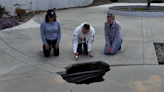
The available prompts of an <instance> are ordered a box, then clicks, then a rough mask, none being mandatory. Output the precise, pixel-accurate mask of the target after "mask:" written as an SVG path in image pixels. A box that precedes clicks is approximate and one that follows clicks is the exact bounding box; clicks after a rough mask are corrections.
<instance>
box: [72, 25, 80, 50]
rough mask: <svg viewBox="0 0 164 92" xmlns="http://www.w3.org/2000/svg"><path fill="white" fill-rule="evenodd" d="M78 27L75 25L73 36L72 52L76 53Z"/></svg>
mask: <svg viewBox="0 0 164 92" xmlns="http://www.w3.org/2000/svg"><path fill="white" fill-rule="evenodd" d="M79 30H80V29H79V27H77V28H76V29H75V31H74V38H73V52H74V53H77V45H78V44H79V33H78V31H79Z"/></svg>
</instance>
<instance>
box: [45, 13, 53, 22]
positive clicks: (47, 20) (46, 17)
mask: <svg viewBox="0 0 164 92" xmlns="http://www.w3.org/2000/svg"><path fill="white" fill-rule="evenodd" d="M55 16H56V14H55ZM45 20H46V22H49V19H48V15H47V14H46V16H45ZM54 21H56V17H55V19H54Z"/></svg>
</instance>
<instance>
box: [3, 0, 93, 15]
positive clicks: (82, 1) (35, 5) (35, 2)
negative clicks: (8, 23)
mask: <svg viewBox="0 0 164 92" xmlns="http://www.w3.org/2000/svg"><path fill="white" fill-rule="evenodd" d="M93 1H94V0H0V5H1V4H2V6H6V10H7V11H9V12H10V14H11V15H15V13H14V12H15V8H16V6H14V5H15V4H24V5H21V8H23V9H30V10H31V11H37V10H48V9H53V8H56V9H62V8H70V7H78V6H87V5H90V4H91V3H92V2H93Z"/></svg>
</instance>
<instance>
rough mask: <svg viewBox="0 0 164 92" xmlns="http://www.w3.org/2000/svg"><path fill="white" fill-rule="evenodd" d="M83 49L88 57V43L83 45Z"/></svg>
mask: <svg viewBox="0 0 164 92" xmlns="http://www.w3.org/2000/svg"><path fill="white" fill-rule="evenodd" d="M83 48H84V52H85V54H86V55H88V48H87V44H86V43H84V44H83Z"/></svg>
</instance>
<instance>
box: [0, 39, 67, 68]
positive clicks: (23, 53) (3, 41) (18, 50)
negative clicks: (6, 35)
mask: <svg viewBox="0 0 164 92" xmlns="http://www.w3.org/2000/svg"><path fill="white" fill-rule="evenodd" d="M0 39H1V40H2V41H3V42H4V43H5V44H6V45H7V46H9V47H10V48H12V49H13V50H15V51H17V52H19V53H21V54H23V55H25V56H27V57H29V58H32V57H30V56H29V55H27V54H25V53H23V52H21V51H19V50H17V49H15V48H13V47H12V46H10V45H9V44H7V43H6V42H5V41H4V40H3V39H2V38H1V37H0ZM0 50H1V49H0ZM1 51H2V50H1ZM2 52H3V53H6V52H5V51H2ZM6 54H8V53H6ZM8 55H10V54H8ZM10 56H12V55H10ZM12 57H13V56H12ZM14 58H15V57H14ZM32 59H35V58H32ZM17 60H19V59H17ZM35 60H36V59H35ZM19 61H21V60H19ZM22 62H23V61H22ZM24 63H25V62H24ZM43 63H45V62H43ZM25 64H28V63H25ZM46 64H49V65H53V66H56V67H59V68H64V67H61V66H58V65H54V64H50V63H46ZM28 65H31V64H28ZM31 66H33V65H31ZM35 67H36V66H35ZM40 69H41V68H40Z"/></svg>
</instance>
